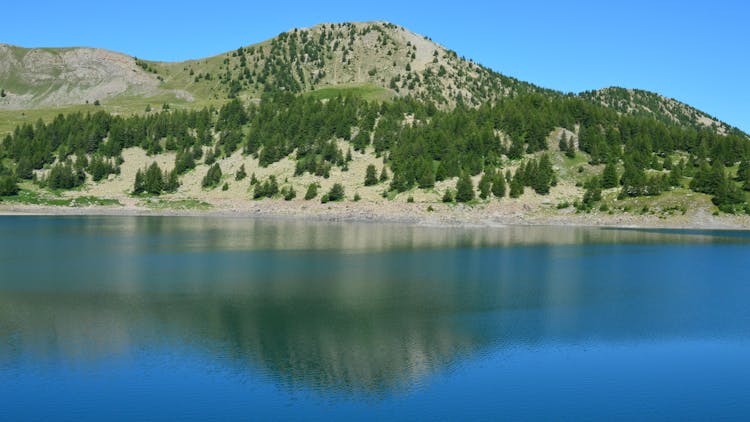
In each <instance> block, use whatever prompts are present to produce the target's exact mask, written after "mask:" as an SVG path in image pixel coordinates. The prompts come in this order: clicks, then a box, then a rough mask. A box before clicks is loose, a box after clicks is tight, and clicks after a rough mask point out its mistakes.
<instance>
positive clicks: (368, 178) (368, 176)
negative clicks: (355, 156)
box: [365, 164, 378, 186]
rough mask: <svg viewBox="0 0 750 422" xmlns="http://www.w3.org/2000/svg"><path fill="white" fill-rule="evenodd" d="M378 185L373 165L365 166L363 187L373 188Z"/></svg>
mask: <svg viewBox="0 0 750 422" xmlns="http://www.w3.org/2000/svg"><path fill="white" fill-rule="evenodd" d="M377 184H378V173H377V169H376V168H375V165H374V164H370V165H369V166H367V170H366V171H365V186H373V185H377Z"/></svg>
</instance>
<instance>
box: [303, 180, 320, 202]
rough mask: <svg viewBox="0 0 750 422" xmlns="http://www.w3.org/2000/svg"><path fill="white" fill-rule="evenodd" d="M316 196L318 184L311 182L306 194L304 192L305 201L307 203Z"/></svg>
mask: <svg viewBox="0 0 750 422" xmlns="http://www.w3.org/2000/svg"><path fill="white" fill-rule="evenodd" d="M316 196H318V184H317V183H315V182H313V183H310V184H309V185H308V186H307V192H305V201H309V200H311V199H313V198H315V197H316Z"/></svg>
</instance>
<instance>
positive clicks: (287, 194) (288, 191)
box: [281, 186, 297, 201]
mask: <svg viewBox="0 0 750 422" xmlns="http://www.w3.org/2000/svg"><path fill="white" fill-rule="evenodd" d="M281 195H282V196H283V197H284V200H285V201H291V200H292V199H294V198H296V197H297V191H295V190H294V187H292V186H285V187H283V188H282V189H281Z"/></svg>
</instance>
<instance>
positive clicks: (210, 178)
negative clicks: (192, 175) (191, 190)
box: [201, 163, 222, 189]
mask: <svg viewBox="0 0 750 422" xmlns="http://www.w3.org/2000/svg"><path fill="white" fill-rule="evenodd" d="M221 177H222V173H221V167H219V163H216V164H214V165H213V166H211V168H209V169H208V171H207V172H206V175H205V176H204V177H203V180H202V181H201V186H202V187H203V188H207V189H213V188H215V187H216V186H218V185H219V183H221Z"/></svg>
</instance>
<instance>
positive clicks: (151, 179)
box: [143, 162, 164, 195]
mask: <svg viewBox="0 0 750 422" xmlns="http://www.w3.org/2000/svg"><path fill="white" fill-rule="evenodd" d="M143 189H144V191H145V192H146V193H148V194H151V195H159V194H161V192H162V191H163V190H164V174H163V173H162V171H161V169H160V168H159V165H158V164H156V163H155V162H154V163H151V165H150V166H149V167H148V168H147V169H146V171H145V173H144V175H143Z"/></svg>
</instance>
